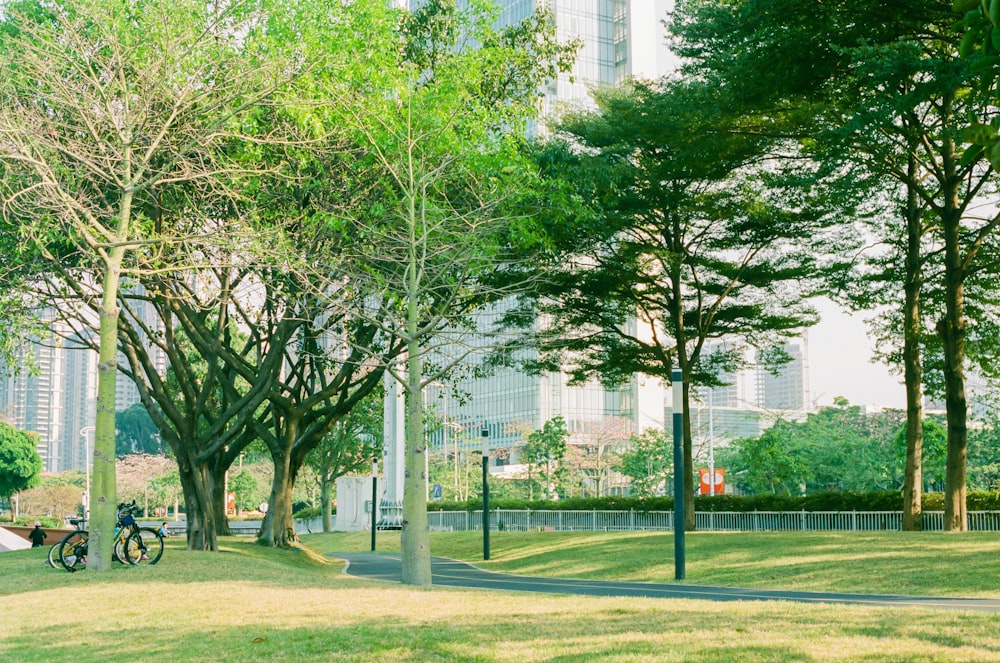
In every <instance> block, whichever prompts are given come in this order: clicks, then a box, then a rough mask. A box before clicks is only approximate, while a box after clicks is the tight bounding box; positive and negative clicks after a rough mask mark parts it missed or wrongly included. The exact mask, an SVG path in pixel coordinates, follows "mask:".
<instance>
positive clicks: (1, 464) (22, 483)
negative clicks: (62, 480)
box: [0, 421, 42, 511]
mask: <svg viewBox="0 0 1000 663" xmlns="http://www.w3.org/2000/svg"><path fill="white" fill-rule="evenodd" d="M36 443H37V440H36V438H34V437H33V436H32V435H30V434H28V433H25V432H23V431H19V430H17V429H16V428H14V427H13V426H11V425H10V424H8V423H6V422H4V421H0V497H2V498H5V499H6V500H7V503H8V504H10V498H11V496H12V495H14V494H15V493H18V492H20V491H22V490H27V489H28V488H32V487H34V486H37V485H38V483H39V481H40V477H39V475H40V474H41V473H42V457H41V456H39V455H38V451H37V449H36V448H35V445H36ZM13 510H14V509H13V506H12V505H11V511H13Z"/></svg>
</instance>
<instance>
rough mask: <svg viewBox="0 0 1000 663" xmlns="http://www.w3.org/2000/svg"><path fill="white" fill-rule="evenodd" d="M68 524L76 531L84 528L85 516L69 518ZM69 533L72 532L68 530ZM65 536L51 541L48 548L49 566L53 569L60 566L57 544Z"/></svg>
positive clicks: (60, 543)
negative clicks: (53, 541)
mask: <svg viewBox="0 0 1000 663" xmlns="http://www.w3.org/2000/svg"><path fill="white" fill-rule="evenodd" d="M69 524H70V525H73V526H74V527H76V531H77V532H79V531H81V530H84V529H86V525H87V520H86V518H70V519H69ZM70 534H73V532H70ZM65 538H66V537H63V538H62V539H59V540H58V541H56V542H55V543H53V544H52V546H51V547H50V548H49V566H51V567H52V568H53V569H57V568H59V567H60V566H62V562H61V561H60V557H59V546H60V545H62V542H63V541H64V540H65Z"/></svg>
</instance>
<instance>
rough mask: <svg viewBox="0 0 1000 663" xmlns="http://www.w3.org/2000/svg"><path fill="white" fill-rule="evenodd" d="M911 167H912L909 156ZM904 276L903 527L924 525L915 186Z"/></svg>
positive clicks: (919, 260) (918, 223)
mask: <svg viewBox="0 0 1000 663" xmlns="http://www.w3.org/2000/svg"><path fill="white" fill-rule="evenodd" d="M910 170H911V172H912V171H915V170H916V165H915V163H914V160H913V159H912V158H911V159H910ZM906 207H907V209H906V236H907V239H906V257H905V262H906V274H905V276H904V278H905V279H906V281H905V285H904V299H905V301H904V304H903V375H904V382H905V385H906V475H905V477H904V480H903V530H904V531H908V532H916V531H920V530H922V529H923V506H922V502H923V453H924V451H923V450H924V427H923V419H924V404H923V399H924V393H923V375H924V371H923V365H922V363H921V361H922V357H921V348H920V336H921V322H920V290H921V287H922V285H923V269H922V264H923V262H922V256H921V246H920V244H921V239H922V237H923V231H922V224H921V220H920V207H919V202H918V200H917V194H916V190H915V189H914V187H913V186H910V187H908V189H907V205H906Z"/></svg>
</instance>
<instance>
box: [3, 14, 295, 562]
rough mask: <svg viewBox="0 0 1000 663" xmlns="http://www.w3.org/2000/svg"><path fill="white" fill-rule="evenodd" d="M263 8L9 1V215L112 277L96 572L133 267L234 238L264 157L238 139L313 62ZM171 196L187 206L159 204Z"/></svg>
mask: <svg viewBox="0 0 1000 663" xmlns="http://www.w3.org/2000/svg"><path fill="white" fill-rule="evenodd" d="M263 14H266V5H265V3H263V2H256V1H254V0H248V1H246V2H232V3H214V2H209V3H204V2H188V1H187V0H178V1H173V0H172V1H171V2H161V1H157V0H153V1H150V2H143V3H140V4H121V3H119V2H109V1H107V0H64V1H59V2H52V3H49V2H47V3H44V4H43V3H33V2H29V3H24V4H19V5H17V6H11V5H7V6H5V8H4V19H5V23H6V24H7V25H6V27H7V32H8V35H7V36H6V37H5V38H4V40H3V46H2V47H0V90H2V91H3V92H0V162H2V163H3V164H4V166H3V167H4V168H5V171H6V172H5V174H6V175H7V176H6V177H5V178H4V179H3V181H2V186H3V189H2V191H0V198H2V199H3V202H4V205H3V213H4V214H5V215H6V216H7V218H8V219H11V218H13V219H15V220H16V222H17V223H18V225H19V228H20V230H21V232H20V236H21V237H22V238H24V241H26V242H28V243H30V244H31V245H32V246H33V247H35V248H36V250H38V251H39V252H40V253H42V254H43V255H44V256H45V257H46V258H47V259H48V261H49V263H50V264H55V263H56V262H57V261H59V260H60V259H61V258H63V256H62V255H60V253H75V254H76V256H75V259H74V260H73V261H72V264H74V265H76V266H77V267H78V268H79V271H78V272H76V273H75V275H74V278H75V279H77V280H87V281H89V280H90V279H91V278H93V279H94V281H95V282H96V283H98V284H100V295H101V299H100V301H101V304H100V309H99V311H100V320H99V333H98V345H99V364H98V396H97V417H96V428H97V430H96V434H95V443H94V486H93V488H94V490H93V494H92V496H91V513H92V521H91V523H92V526H91V531H92V544H91V548H90V551H91V553H90V557H91V559H90V564H89V565H88V566H89V568H91V569H96V570H100V571H104V570H109V569H110V568H111V558H112V555H111V547H112V543H113V541H112V540H113V536H114V523H115V513H114V511H115V508H114V507H115V482H114V476H115V467H114V450H115V444H114V439H115V432H114V431H115V428H114V401H115V381H116V378H117V352H118V322H119V305H118V295H119V290H120V285H121V278H122V274H123V273H129V272H134V271H136V270H139V269H142V268H145V269H148V270H164V269H177V268H178V267H183V265H164V264H162V263H161V262H160V261H159V254H158V252H157V250H156V248H157V247H160V246H164V245H168V244H172V243H179V242H181V241H182V240H184V241H187V242H189V243H190V242H192V241H194V240H195V239H196V238H199V237H200V238H202V239H205V240H207V239H208V237H209V236H212V237H213V238H214V239H223V238H225V237H226V236H227V235H228V233H220V232H218V231H219V230H220V228H219V226H218V225H217V224H218V217H216V216H215V215H214V214H213V212H214V211H215V210H217V209H219V208H221V207H224V206H225V205H224V201H226V200H229V199H231V198H232V191H231V189H230V186H229V183H230V182H231V180H232V179H233V177H234V175H236V174H238V173H248V172H250V171H253V172H258V173H259V171H260V169H259V167H258V166H257V165H256V164H248V163H235V162H233V160H232V159H230V158H229V153H228V150H227V148H228V147H231V146H232V145H234V144H237V143H240V142H241V141H242V140H243V136H242V134H243V132H244V131H246V130H248V129H250V130H252V129H253V127H252V126H248V125H247V124H244V122H243V121H244V119H245V118H247V117H248V115H249V114H250V113H251V112H252V111H253V110H254V109H256V108H258V107H260V106H261V105H262V104H265V103H268V102H269V100H271V99H273V97H274V96H275V93H276V91H277V90H278V89H279V88H282V87H284V86H286V85H287V84H288V81H289V80H290V79H294V78H295V76H296V75H297V73H298V72H299V71H300V66H301V64H300V63H299V62H297V61H296V59H295V57H294V54H291V53H282V52H281V50H280V49H269V47H268V41H267V38H266V35H265V34H264V33H263V31H262V30H261V29H260V28H261V25H260V24H261V16H262V15H263ZM255 139H256V140H262V141H268V140H273V139H274V137H264V136H256V137H255ZM260 174H263V173H260ZM162 206H167V207H169V208H171V209H172V210H173V211H174V212H175V214H174V215H170V216H166V217H164V216H161V215H158V214H156V213H154V211H153V210H157V209H159V208H160V207H162ZM164 222H168V223H166V224H165V223H164ZM57 247H58V249H61V250H57ZM67 247H68V249H67ZM186 257H187V259H188V260H191V259H192V258H195V257H196V254H194V255H192V254H188V255H187V256H186Z"/></svg>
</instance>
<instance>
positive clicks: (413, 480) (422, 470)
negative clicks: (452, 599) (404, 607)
mask: <svg viewBox="0 0 1000 663" xmlns="http://www.w3.org/2000/svg"><path fill="white" fill-rule="evenodd" d="M418 353H419V348H418V347H416V346H415V345H414V346H411V348H410V352H409V357H408V359H407V376H406V379H407V390H406V453H405V461H404V473H403V528H402V532H401V534H400V549H401V552H402V558H403V583H404V584H407V585H418V586H429V585H430V584H431V537H430V530H429V529H428V526H427V499H426V486H427V475H426V465H425V464H424V458H425V456H426V455H427V443H426V441H425V439H424V434H423V424H422V422H423V402H422V401H423V398H422V396H423V395H422V393H421V391H420V377H421V367H420V360H419V354H418Z"/></svg>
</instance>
